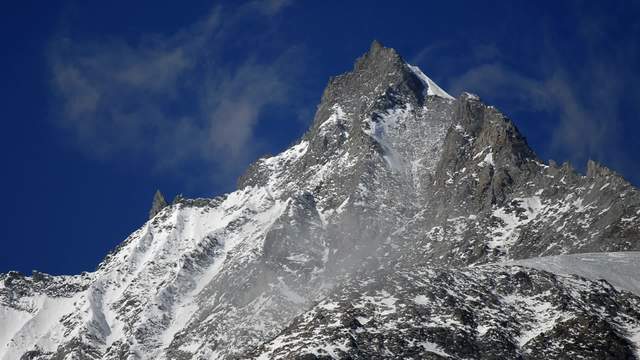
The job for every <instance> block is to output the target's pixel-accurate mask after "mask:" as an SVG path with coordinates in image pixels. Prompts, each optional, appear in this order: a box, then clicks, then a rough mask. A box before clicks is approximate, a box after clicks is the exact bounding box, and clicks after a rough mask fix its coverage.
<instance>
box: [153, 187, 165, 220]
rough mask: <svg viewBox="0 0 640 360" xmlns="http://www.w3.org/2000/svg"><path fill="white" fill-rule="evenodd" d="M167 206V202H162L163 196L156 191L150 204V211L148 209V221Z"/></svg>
mask: <svg viewBox="0 0 640 360" xmlns="http://www.w3.org/2000/svg"><path fill="white" fill-rule="evenodd" d="M166 206H167V202H166V201H165V200H164V196H163V195H162V193H161V192H160V190H156V193H155V194H154V195H153V202H152V203H151V209H149V220H151V219H153V217H154V216H156V215H157V214H158V213H159V212H160V210H162V209H164V208H165V207H166Z"/></svg>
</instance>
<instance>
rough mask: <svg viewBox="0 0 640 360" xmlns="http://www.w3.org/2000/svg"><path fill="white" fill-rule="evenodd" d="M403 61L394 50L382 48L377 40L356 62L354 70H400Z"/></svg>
mask: <svg viewBox="0 0 640 360" xmlns="http://www.w3.org/2000/svg"><path fill="white" fill-rule="evenodd" d="M404 65H405V61H404V60H403V59H402V57H401V56H400V55H399V54H398V53H397V52H396V50H395V49H392V48H388V47H384V46H383V45H382V43H380V42H379V41H378V40H373V42H372V43H371V47H370V48H369V51H367V52H366V53H365V54H364V55H362V56H361V57H360V58H358V60H356V63H355V67H354V70H356V71H357V70H362V69H365V68H370V67H373V68H380V67H397V68H398V69H400V68H402V67H403V66H404Z"/></svg>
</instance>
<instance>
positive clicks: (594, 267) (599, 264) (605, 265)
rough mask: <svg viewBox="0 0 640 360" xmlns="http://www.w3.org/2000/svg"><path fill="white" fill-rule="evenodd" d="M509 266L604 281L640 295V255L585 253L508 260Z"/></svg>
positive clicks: (632, 252) (630, 253)
mask: <svg viewBox="0 0 640 360" xmlns="http://www.w3.org/2000/svg"><path fill="white" fill-rule="evenodd" d="M508 263H509V264H513V265H521V266H526V267H531V268H534V269H539V270H544V271H549V272H551V273H554V274H575V275H580V276H582V277H585V278H587V279H591V280H600V279H603V280H606V281H608V282H609V283H610V284H611V285H613V286H615V287H616V288H618V289H620V290H627V291H631V292H633V293H635V294H636V295H640V252H637V251H628V252H613V253H585V254H571V255H558V256H545V257H539V258H533V259H523V260H516V261H510V262H508Z"/></svg>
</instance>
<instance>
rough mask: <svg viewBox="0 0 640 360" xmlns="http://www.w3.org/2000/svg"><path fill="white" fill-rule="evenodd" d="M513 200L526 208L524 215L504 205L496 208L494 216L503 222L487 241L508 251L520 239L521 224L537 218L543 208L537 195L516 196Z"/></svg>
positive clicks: (490, 245)
mask: <svg viewBox="0 0 640 360" xmlns="http://www.w3.org/2000/svg"><path fill="white" fill-rule="evenodd" d="M513 201H514V202H517V203H519V206H518V207H519V208H521V209H524V210H525V213H524V214H523V215H524V216H523V215H518V214H517V213H516V211H507V210H506V209H505V208H502V207H501V208H497V209H494V211H493V216H495V217H496V218H498V219H500V220H501V221H502V223H503V224H501V225H500V226H499V227H497V228H494V230H493V233H492V238H491V240H489V241H488V243H487V245H488V246H489V247H490V248H502V249H504V250H505V251H507V252H508V250H509V248H510V247H511V246H512V245H513V244H515V242H516V241H517V240H518V238H519V236H520V230H521V226H523V225H525V224H528V223H529V222H531V221H533V220H534V219H536V217H537V216H538V214H539V213H540V209H541V208H542V202H541V200H540V197H539V196H537V195H534V196H530V197H526V198H515V199H513Z"/></svg>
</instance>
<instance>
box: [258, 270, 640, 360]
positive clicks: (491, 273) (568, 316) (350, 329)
mask: <svg viewBox="0 0 640 360" xmlns="http://www.w3.org/2000/svg"><path fill="white" fill-rule="evenodd" d="M372 279H375V281H372ZM638 306H640V298H638V297H635V296H632V295H631V294H629V293H624V292H619V291H617V290H616V289H615V288H613V287H612V286H611V285H609V284H608V283H606V282H590V281H586V280H585V279H583V278H580V277H577V276H556V275H552V274H550V273H546V272H540V271H536V270H532V269H526V268H522V267H517V266H498V265H492V266H484V267H476V268H467V269H446V268H430V267H421V266H418V267H411V268H408V269H405V268H400V269H395V270H394V271H393V272H389V271H385V270H379V271H377V272H376V273H373V274H359V275H357V276H354V277H353V278H352V279H350V280H349V281H346V282H345V283H344V284H343V285H341V286H340V287H338V288H337V289H336V290H335V291H334V292H333V293H332V294H331V295H330V296H328V297H327V298H326V299H324V300H322V301H321V302H319V303H318V304H317V305H316V306H314V307H313V308H312V309H311V310H309V311H307V312H305V313H304V314H302V315H300V316H299V317H297V318H296V319H294V320H293V321H292V322H291V324H290V325H289V326H288V327H287V328H286V329H285V330H284V331H282V333H281V334H280V335H278V336H277V337H276V338H274V339H272V340H270V341H268V342H266V343H265V344H263V345H262V346H261V347H259V348H258V349H256V350H254V351H253V352H251V353H249V354H247V356H251V357H252V358H256V359H294V358H309V359H325V358H338V359H372V358H381V359H398V358H402V359H404V358H410V359H445V358H447V359H557V358H572V359H629V358H634V356H635V355H634V354H637V352H636V351H637V350H636V349H635V348H634V342H636V343H637V339H633V337H634V336H636V337H637V334H638V331H639V330H640V313H639V312H638V311H637V309H638Z"/></svg>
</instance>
